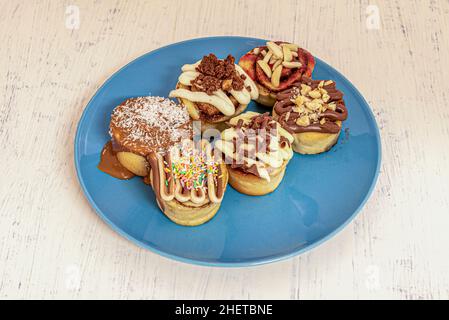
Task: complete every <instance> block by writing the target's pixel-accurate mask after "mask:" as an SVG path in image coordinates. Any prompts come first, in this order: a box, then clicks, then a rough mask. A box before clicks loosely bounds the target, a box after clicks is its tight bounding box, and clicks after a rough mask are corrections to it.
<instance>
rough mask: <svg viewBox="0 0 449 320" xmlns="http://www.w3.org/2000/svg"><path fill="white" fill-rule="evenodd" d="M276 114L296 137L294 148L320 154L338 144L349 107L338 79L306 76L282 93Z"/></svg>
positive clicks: (274, 113) (307, 152) (301, 151)
mask: <svg viewBox="0 0 449 320" xmlns="http://www.w3.org/2000/svg"><path fill="white" fill-rule="evenodd" d="M273 117H274V118H275V119H276V120H277V121H278V122H279V123H280V124H281V126H282V127H283V128H284V129H285V130H287V131H288V132H290V133H291V134H292V135H293V136H294V138H295V141H294V142H293V150H295V151H296V152H298V153H302V154H317V153H321V152H325V151H328V150H329V149H330V148H332V147H333V146H334V145H335V143H336V142H337V140H338V137H339V135H340V132H341V126H342V121H344V120H346V119H347V117H348V110H347V109H346V106H345V102H344V100H343V93H342V92H341V91H339V90H338V89H337V88H336V85H335V82H334V81H332V80H327V81H326V80H312V79H310V78H308V77H306V76H303V77H301V79H300V81H298V82H296V83H294V86H293V87H292V88H290V89H288V90H285V91H283V92H280V93H278V95H277V102H276V104H275V106H274V108H273Z"/></svg>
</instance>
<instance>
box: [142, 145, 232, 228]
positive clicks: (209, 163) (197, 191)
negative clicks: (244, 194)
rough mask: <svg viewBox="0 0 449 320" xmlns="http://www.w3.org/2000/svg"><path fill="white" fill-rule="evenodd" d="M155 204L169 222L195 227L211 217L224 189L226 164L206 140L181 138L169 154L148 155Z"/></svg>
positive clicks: (226, 179)
mask: <svg viewBox="0 0 449 320" xmlns="http://www.w3.org/2000/svg"><path fill="white" fill-rule="evenodd" d="M149 161H150V165H151V172H152V173H151V174H150V175H149V178H150V181H149V182H150V183H151V186H152V187H153V190H154V191H155V193H156V198H157V203H158V205H159V207H160V209H161V210H162V212H164V214H165V215H166V216H167V217H168V218H169V219H170V220H172V221H173V222H175V223H177V224H180V225H185V226H197V225H200V224H203V223H205V222H207V221H209V220H210V219H212V218H213V217H214V216H215V214H216V213H217V211H218V209H219V208H220V205H221V201H222V200H223V196H224V193H225V190H226V186H227V182H228V174H227V170H226V165H225V164H224V163H222V161H216V160H215V158H214V156H213V153H212V148H211V145H210V144H209V142H207V141H205V140H202V141H200V142H199V143H198V144H197V145H196V146H195V144H194V143H193V141H192V140H185V141H183V143H182V145H180V146H175V147H174V148H172V149H171V151H170V153H168V154H165V155H161V154H158V153H155V154H152V155H151V156H150V158H149Z"/></svg>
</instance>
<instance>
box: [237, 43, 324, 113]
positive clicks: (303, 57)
mask: <svg viewBox="0 0 449 320" xmlns="http://www.w3.org/2000/svg"><path fill="white" fill-rule="evenodd" d="M239 65H240V66H241V67H242V69H243V70H245V72H246V73H247V74H248V75H249V77H250V78H251V79H252V80H253V81H254V82H255V83H256V85H257V88H258V89H259V97H258V98H257V99H256V101H257V102H259V103H260V104H263V105H265V106H268V107H272V106H273V105H274V103H275V102H276V94H277V93H278V92H280V91H283V90H286V89H288V88H290V87H291V86H292V84H293V83H295V82H296V81H298V79H300V78H301V76H302V75H306V76H308V77H310V76H311V75H312V72H313V69H314V67H315V59H314V57H313V56H312V55H311V54H310V53H309V52H308V51H306V50H304V49H302V48H300V47H299V46H298V45H296V44H292V43H287V42H281V41H277V42H273V41H268V42H267V43H266V45H265V46H261V47H256V48H254V49H253V50H251V51H249V52H248V53H247V54H245V55H244V56H243V57H241V58H240V61H239Z"/></svg>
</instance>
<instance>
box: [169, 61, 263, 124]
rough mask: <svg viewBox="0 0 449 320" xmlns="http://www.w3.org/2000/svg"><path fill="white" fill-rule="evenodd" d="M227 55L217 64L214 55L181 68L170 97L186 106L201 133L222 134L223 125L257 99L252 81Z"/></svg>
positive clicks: (257, 94) (256, 91)
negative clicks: (197, 121) (215, 132)
mask: <svg viewBox="0 0 449 320" xmlns="http://www.w3.org/2000/svg"><path fill="white" fill-rule="evenodd" d="M234 62H235V61H234V57H232V56H231V55H228V57H227V58H226V59H223V60H220V59H218V58H217V57H216V56H215V55H214V54H209V55H208V56H205V57H203V59H201V60H200V61H198V62H196V63H194V64H186V65H184V66H183V67H182V74H181V75H180V76H179V78H178V84H177V86H176V89H175V90H172V91H171V92H170V94H169V96H170V97H175V98H178V99H179V100H180V102H181V103H182V104H183V105H185V106H186V108H187V110H188V112H189V114H190V117H191V118H192V119H193V120H200V121H201V124H202V127H201V129H202V131H205V130H207V129H209V128H216V129H219V130H223V129H224V128H226V124H225V121H227V120H229V119H231V118H232V117H235V116H237V115H239V114H240V113H242V112H243V111H244V110H245V109H246V107H247V105H248V103H250V101H251V100H255V99H257V98H258V96H259V92H258V89H257V86H256V85H255V83H254V81H253V80H252V79H251V78H250V77H249V76H248V75H247V74H246V73H245V71H243V69H242V68H241V67H240V66H238V65H236V64H235V63H234Z"/></svg>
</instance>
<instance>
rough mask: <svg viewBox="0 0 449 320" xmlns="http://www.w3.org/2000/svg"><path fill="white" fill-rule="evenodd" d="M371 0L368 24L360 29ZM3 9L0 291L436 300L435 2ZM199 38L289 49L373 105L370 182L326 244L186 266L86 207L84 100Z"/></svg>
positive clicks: (443, 44)
mask: <svg viewBox="0 0 449 320" xmlns="http://www.w3.org/2000/svg"><path fill="white" fill-rule="evenodd" d="M370 4H375V5H377V6H378V9H379V13H380V29H375V30H371V29H369V28H367V26H366V19H367V11H366V10H367V7H368V5H370ZM69 5H76V6H77V7H78V8H79V12H80V27H79V29H75V30H71V29H69V28H67V27H66V19H67V17H68V14H66V9H67V6H69ZM0 12H1V17H2V19H0V30H1V32H0V43H2V45H1V46H0V142H1V145H2V148H3V152H2V153H0V163H1V167H2V174H1V175H2V177H1V183H0V298H50V299H54V298H77V299H79V298H100V297H102V298H137V299H141V298H175V299H178V298H189V299H196V298H198V299H203V298H254V299H278V298H285V299H290V298H291V299H306V298H372V299H377V298H401V299H403V298H415V299H429V298H435V299H448V298H449V258H448V253H449V248H448V243H449V232H448V230H449V197H448V189H449V188H448V181H449V139H448V137H449V129H448V128H449V126H448V124H449V108H448V104H449V93H448V92H449V91H448V82H447V78H448V76H449V75H448V70H449V58H448V52H449V36H448V30H449V25H448V24H449V2H448V1H443V0H442V1H436V0H427V1H421V0H412V1H410V0H400V1H399V0H396V1H380V0H378V1H375V3H374V2H371V1H367V0H366V1H365V0H361V1H350V0H339V1H330V0H329V1H325V0H322V1H294V0H290V1H263V0H257V1H252V0H251V1H244V0H240V1H239V0H228V1H221V0H217V1H215V0H211V1H193V0H180V1H178V0H176V1H175V0H171V1H137V0H134V1H124V0H123V1H113V0H97V1H89V0H73V1H50V0H47V1H43V0H42V1H38V0H30V1H26V2H25V1H18V0H14V1H1V2H0ZM208 35H245V36H254V37H261V38H272V39H282V40H288V41H292V42H296V43H298V44H300V45H302V46H304V47H306V48H308V49H309V50H310V51H311V52H313V53H314V54H316V55H317V56H319V57H320V58H322V59H324V60H325V61H327V62H328V63H330V64H331V65H333V66H334V67H336V68H337V69H339V70H340V71H342V72H343V73H344V74H345V75H346V76H347V77H348V78H349V79H351V81H352V82H353V83H354V84H355V85H356V86H357V87H358V88H359V89H360V90H361V92H362V93H363V94H364V96H365V97H366V99H367V100H368V102H369V103H370V105H371V107H372V109H373V111H374V113H375V114H376V117H377V121H378V123H379V125H380V128H381V135H382V142H383V164H382V170H381V175H380V178H379V182H378V184H377V187H376V189H375V191H374V193H373V195H372V197H371V198H370V200H369V201H368V203H367V205H366V206H365V207H364V209H363V211H362V212H361V214H360V215H359V216H358V217H357V218H356V219H355V221H354V222H353V223H351V224H350V225H349V226H347V227H346V228H345V229H344V230H343V231H342V232H340V233H339V234H338V235H337V236H336V237H335V238H333V239H332V241H328V242H327V243H325V244H323V245H321V246H319V247H318V248H316V249H314V250H313V251H311V252H308V253H306V254H304V255H302V256H300V257H297V258H294V259H290V260H287V261H283V262H280V263H276V264H272V265H266V266H260V267H256V268H246V269H245V268H243V269H221V268H205V267H196V266H190V265H186V264H182V263H177V262H174V261H171V260H167V259H165V258H162V257H159V256H158V255H156V254H153V253H151V252H148V251H146V250H143V249H140V248H138V247H136V246H135V245H133V244H131V243H130V242H128V241H127V240H125V239H123V238H121V237H120V236H119V235H117V234H116V233H114V232H113V231H112V230H111V229H110V228H108V227H107V226H106V225H105V224H104V223H103V222H102V221H101V220H100V219H99V218H98V217H97V216H96V214H95V213H94V211H93V210H92V209H91V207H90V206H89V204H88V203H87V200H86V199H85V198H84V196H83V194H82V192H81V189H80V187H79V184H78V181H77V178H76V174H75V169H74V164H73V140H74V135H75V131H76V125H77V122H78V120H79V118H80V116H81V113H82V111H83V108H84V106H85V105H86V104H87V102H88V100H89V99H90V97H91V96H92V95H93V94H94V93H95V91H96V90H97V89H98V87H99V86H100V85H101V84H102V83H103V81H105V80H106V79H107V78H108V77H109V76H110V75H111V74H112V73H113V72H114V71H116V70H117V69H119V68H120V67H121V66H123V65H124V64H126V63H127V62H129V61H130V60H132V59H134V58H136V57H138V56H140V55H141V54H143V53H146V52H148V51H150V50H152V49H155V48H157V47H160V46H163V45H166V44H169V43H172V42H176V41H180V40H185V39H189V38H195V37H200V36H208Z"/></svg>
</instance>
